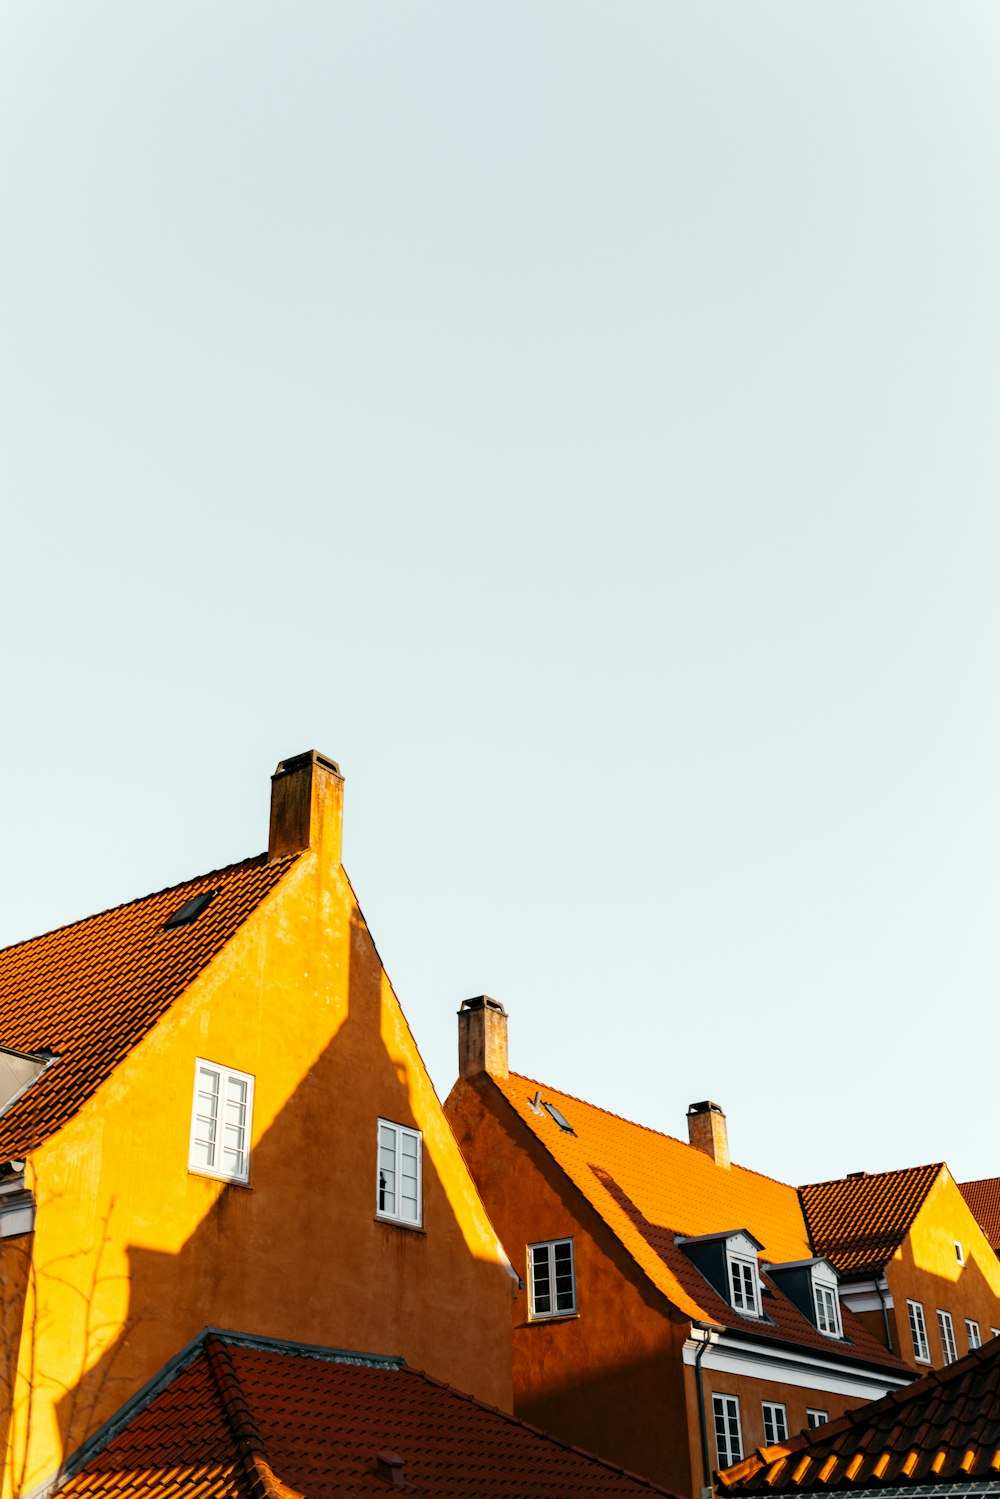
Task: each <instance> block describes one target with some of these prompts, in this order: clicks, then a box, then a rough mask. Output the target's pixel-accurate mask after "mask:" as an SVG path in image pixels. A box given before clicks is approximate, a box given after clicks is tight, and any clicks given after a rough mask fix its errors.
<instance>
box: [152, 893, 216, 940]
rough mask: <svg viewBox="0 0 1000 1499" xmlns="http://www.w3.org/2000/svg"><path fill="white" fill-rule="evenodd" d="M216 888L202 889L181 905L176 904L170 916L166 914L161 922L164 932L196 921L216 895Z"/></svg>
mask: <svg viewBox="0 0 1000 1499" xmlns="http://www.w3.org/2000/svg"><path fill="white" fill-rule="evenodd" d="M218 893H219V892H218V890H203V891H202V892H201V894H200V895H192V897H191V899H190V900H186V901H185V902H184V904H183V905H182V906H178V907H177V910H176V911H175V912H174V913H173V915H172V916H168V917H167V919H166V921H165V922H164V923H163V930H164V931H165V932H172V931H173V929H174V927H175V926H190V925H191V923H192V921H197V919H198V917H199V916H200V915H201V913H202V911H204V909H205V907H206V906H210V905H211V904H212V901H213V900H214V899H215V897H216V896H217V895H218Z"/></svg>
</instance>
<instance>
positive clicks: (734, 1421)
mask: <svg viewBox="0 0 1000 1499" xmlns="http://www.w3.org/2000/svg"><path fill="white" fill-rule="evenodd" d="M712 1424H713V1426H714V1427H715V1456H716V1459H717V1461H718V1464H719V1467H720V1468H731V1467H732V1466H733V1463H741V1462H742V1461H743V1427H742V1425H741V1423H740V1401H739V1396H738V1395H713V1396H712ZM720 1425H721V1428H722V1429H721V1432H720ZM733 1425H735V1427H736V1436H735V1445H734V1446H733V1445H731V1444H732V1443H733V1440H734V1438H733V1432H732V1426H733ZM720 1435H721V1437H722V1441H723V1443H724V1445H725V1455H723V1451H722V1448H721V1447H720V1445H719V1438H720Z"/></svg>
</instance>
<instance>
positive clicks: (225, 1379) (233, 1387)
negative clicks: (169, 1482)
mask: <svg viewBox="0 0 1000 1499" xmlns="http://www.w3.org/2000/svg"><path fill="white" fill-rule="evenodd" d="M204 1353H205V1362H206V1363H207V1364H208V1367H209V1369H210V1370H211V1371H212V1378H213V1379H214V1380H215V1387H216V1389H217V1390H218V1393H219V1399H220V1401H221V1403H222V1409H223V1412H224V1413H225V1417H226V1421H227V1422H228V1424H229V1427H230V1429H231V1430H232V1433H233V1436H234V1437H235V1438H236V1446H237V1451H238V1453H239V1457H240V1461H241V1463H242V1465H243V1471H244V1473H245V1474H246V1476H247V1478H248V1479H249V1482H250V1493H251V1494H252V1495H253V1496H254V1499H293V1496H294V1499H303V1495H301V1494H300V1493H299V1491H298V1490H297V1489H293V1488H291V1487H289V1485H287V1484H284V1483H282V1482H281V1479H280V1478H279V1477H278V1475H277V1474H276V1473H275V1471H274V1469H273V1468H272V1466H271V1460H270V1458H269V1457H268V1452H267V1447H266V1446H265V1444H264V1438H263V1437H262V1436H261V1434H260V1428H259V1427H258V1425H257V1422H256V1421H255V1420H254V1416H253V1411H252V1410H251V1409H250V1404H249V1401H248V1400H247V1398H246V1396H245V1395H244V1393H243V1387H242V1385H241V1384H240V1380H239V1375H238V1374H237V1373H236V1369H235V1368H234V1366H233V1360H232V1357H231V1356H230V1353H229V1349H228V1347H227V1346H226V1344H225V1343H224V1342H223V1340H222V1339H221V1338H220V1337H219V1336H218V1335H217V1334H216V1333H209V1334H208V1336H207V1337H206V1338H205V1344H204Z"/></svg>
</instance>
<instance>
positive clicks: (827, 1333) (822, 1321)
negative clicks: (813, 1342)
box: [813, 1280, 844, 1338]
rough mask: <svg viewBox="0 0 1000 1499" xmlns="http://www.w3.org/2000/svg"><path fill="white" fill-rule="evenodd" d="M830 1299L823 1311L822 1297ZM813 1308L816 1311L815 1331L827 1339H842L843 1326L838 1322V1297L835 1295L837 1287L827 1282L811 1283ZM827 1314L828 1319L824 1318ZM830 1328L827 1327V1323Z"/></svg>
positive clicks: (817, 1281) (815, 1281)
mask: <svg viewBox="0 0 1000 1499" xmlns="http://www.w3.org/2000/svg"><path fill="white" fill-rule="evenodd" d="M824 1296H828V1297H829V1298H830V1300H829V1303H828V1304H827V1306H826V1308H825V1310H824V1306H823V1297H824ZM813 1306H814V1307H815V1309H816V1330H817V1331H818V1332H821V1333H822V1334H823V1336H824V1337H827V1338H842V1337H843V1336H844V1328H843V1324H842V1322H841V1320H840V1297H839V1296H838V1295H837V1287H836V1286H835V1285H833V1284H832V1283H831V1282H830V1281H828V1280H814V1281H813ZM826 1312H829V1314H830V1315H829V1318H828V1317H827V1316H826ZM828 1321H829V1322H830V1324H831V1325H830V1326H827V1325H826V1324H827V1322H828Z"/></svg>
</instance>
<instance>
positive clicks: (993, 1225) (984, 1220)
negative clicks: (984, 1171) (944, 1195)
mask: <svg viewBox="0 0 1000 1499" xmlns="http://www.w3.org/2000/svg"><path fill="white" fill-rule="evenodd" d="M958 1190H959V1191H960V1192H961V1194H962V1196H963V1197H964V1198H965V1200H966V1202H967V1203H968V1204H969V1209H970V1211H971V1213H972V1216H973V1218H975V1220H976V1222H977V1223H978V1224H979V1227H980V1228H981V1229H982V1231H983V1233H984V1234H985V1235H986V1237H987V1239H989V1241H990V1247H991V1249H996V1250H1000V1176H984V1177H981V1178H980V1179H979V1181H974V1182H959V1184H958Z"/></svg>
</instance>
